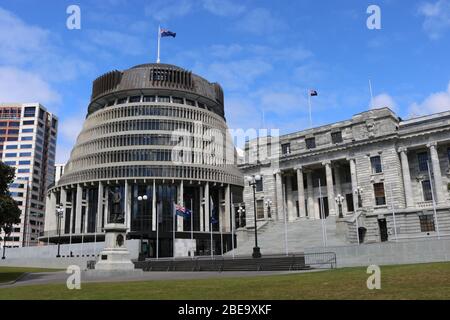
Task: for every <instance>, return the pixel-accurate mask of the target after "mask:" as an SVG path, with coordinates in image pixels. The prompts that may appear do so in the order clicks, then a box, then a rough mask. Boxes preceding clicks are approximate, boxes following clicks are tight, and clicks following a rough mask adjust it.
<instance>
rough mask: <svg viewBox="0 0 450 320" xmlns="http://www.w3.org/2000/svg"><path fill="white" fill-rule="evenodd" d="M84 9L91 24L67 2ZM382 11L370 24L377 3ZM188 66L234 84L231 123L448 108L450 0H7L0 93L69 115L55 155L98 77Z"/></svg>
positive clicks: (318, 120) (65, 151) (70, 135)
mask: <svg viewBox="0 0 450 320" xmlns="http://www.w3.org/2000/svg"><path fill="white" fill-rule="evenodd" d="M72 4H75V5H79V6H80V8H81V30H68V29H67V28H66V20H67V18H68V15H67V14H66V8H67V7H68V6H69V5H72ZM371 4H375V5H378V6H379V7H380V8H381V30H369V29H368V28H367V26H366V20H367V18H368V17H369V14H367V13H366V10H367V7H368V6H369V5H371ZM159 24H161V26H163V27H166V28H169V29H170V30H172V31H174V32H176V33H177V37H176V38H175V39H172V38H165V39H162V50H161V61H162V62H164V63H172V64H177V65H180V66H182V67H184V68H187V69H190V70H192V71H193V72H195V73H197V74H199V75H202V76H204V77H205V78H207V79H208V80H210V81H217V82H220V83H221V84H222V86H223V87H224V90H225V99H226V106H225V107H226V117H227V120H228V124H229V126H230V127H231V128H243V129H247V128H260V127H261V126H262V125H263V120H262V119H263V110H264V115H265V116H264V119H265V125H266V126H268V127H269V128H279V129H280V130H281V133H289V132H292V131H297V130H301V129H305V128H307V127H308V104H307V90H308V89H309V88H313V89H316V90H317V91H318V93H319V96H318V97H315V98H314V99H313V123H314V125H321V124H326V123H330V122H334V121H339V120H344V119H347V118H349V117H351V116H352V115H353V114H355V113H359V112H362V111H365V110H367V109H369V108H370V94H369V86H368V79H369V78H370V79H371V81H372V84H373V91H374V95H375V99H374V105H375V106H380V107H381V106H390V107H391V108H393V109H394V110H395V111H396V112H397V113H398V114H399V115H400V116H401V117H403V118H408V117H411V116H413V115H420V114H426V113H432V112H439V111H444V110H449V109H450V64H449V60H450V59H449V56H450V54H449V53H450V41H449V40H450V0H424V1H404V0H373V1H365V0H345V1H332V0H327V1H325V0H322V1H320V0H319V1H318V0H302V1H298V0H289V1H288V0H282V1H264V0H259V1H257V0H240V1H234V0H165V1H161V0H154V1H148V0H147V1H139V0H129V1H127V0H102V1H98V0H83V1H73V0H71V1H63V0H46V1H31V0H3V1H2V2H1V3H0V101H1V102H30V101H38V102H41V103H42V104H43V105H45V106H46V107H47V108H48V109H49V110H50V111H52V112H54V113H56V114H57V115H58V116H59V118H60V120H61V121H60V127H59V129H60V132H59V137H58V148H57V161H58V162H62V161H66V160H67V158H68V155H69V152H70V150H71V148H72V146H73V143H74V141H75V139H76V136H77V135H78V133H79V131H80V130H81V125H82V122H83V119H84V117H85V114H86V109H87V105H88V102H89V97H90V90H91V86H92V81H93V80H94V79H95V78H96V77H97V76H99V75H101V74H103V73H105V72H108V71H110V70H113V69H119V70H120V69H126V68H129V67H131V66H133V65H136V64H141V63H146V62H154V61H155V60H156V35H157V28H158V25H159Z"/></svg>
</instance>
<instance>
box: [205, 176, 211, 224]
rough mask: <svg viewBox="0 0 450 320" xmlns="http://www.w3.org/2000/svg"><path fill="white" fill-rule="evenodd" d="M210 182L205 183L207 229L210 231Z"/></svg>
mask: <svg viewBox="0 0 450 320" xmlns="http://www.w3.org/2000/svg"><path fill="white" fill-rule="evenodd" d="M209 204H210V203H209V182H206V184H205V226H204V227H205V231H207V232H209V231H210V229H209V219H210V216H211V211H210V208H209Z"/></svg>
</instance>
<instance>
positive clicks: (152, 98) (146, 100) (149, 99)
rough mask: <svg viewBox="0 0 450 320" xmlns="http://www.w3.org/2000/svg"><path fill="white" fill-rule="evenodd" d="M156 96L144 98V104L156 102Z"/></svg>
mask: <svg viewBox="0 0 450 320" xmlns="http://www.w3.org/2000/svg"><path fill="white" fill-rule="evenodd" d="M155 101H156V98H155V96H144V102H155Z"/></svg>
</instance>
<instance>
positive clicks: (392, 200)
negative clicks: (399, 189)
mask: <svg viewBox="0 0 450 320" xmlns="http://www.w3.org/2000/svg"><path fill="white" fill-rule="evenodd" d="M389 189H390V193H391V207H392V208H391V209H392V219H393V220H394V221H393V222H394V234H395V241H397V240H398V238H397V222H396V220H395V209H394V196H393V195H392V183H391V182H390V183H389Z"/></svg>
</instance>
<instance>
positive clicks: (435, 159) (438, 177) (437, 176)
mask: <svg viewBox="0 0 450 320" xmlns="http://www.w3.org/2000/svg"><path fill="white" fill-rule="evenodd" d="M427 147H428V148H430V156H431V168H430V169H432V173H433V178H434V189H435V190H436V203H443V202H444V201H445V196H444V193H443V190H442V174H441V166H440V164H439V155H438V152H437V143H436V142H431V143H429V144H428V145H427Z"/></svg>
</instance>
